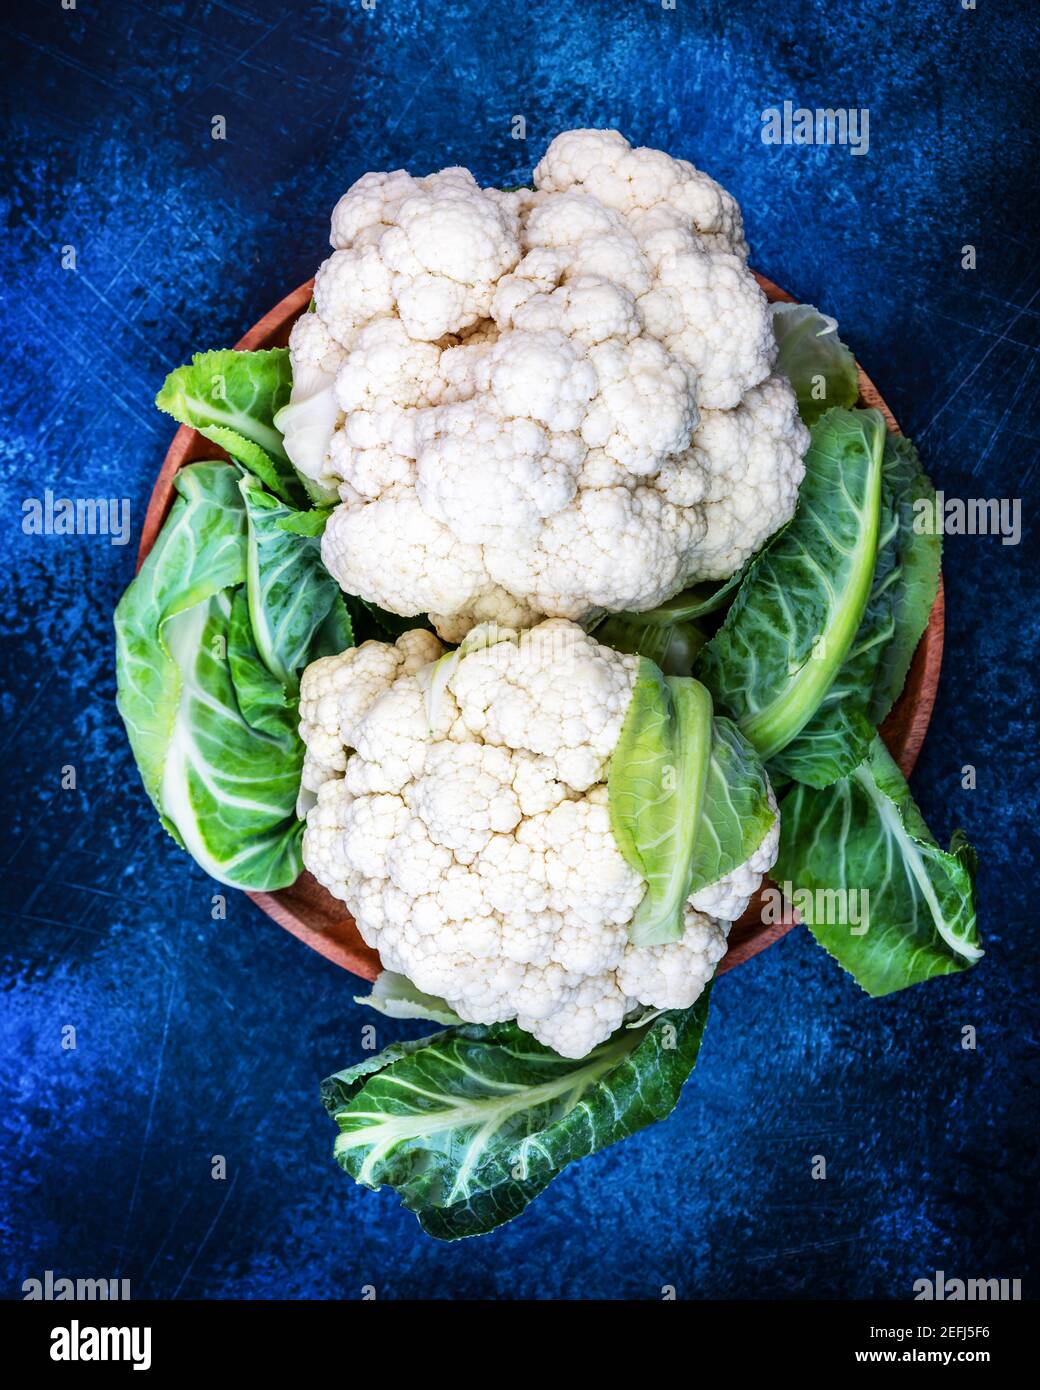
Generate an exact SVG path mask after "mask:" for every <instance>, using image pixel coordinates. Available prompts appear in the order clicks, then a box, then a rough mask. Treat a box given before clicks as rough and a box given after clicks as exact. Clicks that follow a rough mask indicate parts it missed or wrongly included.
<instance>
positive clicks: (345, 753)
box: [300, 619, 779, 1057]
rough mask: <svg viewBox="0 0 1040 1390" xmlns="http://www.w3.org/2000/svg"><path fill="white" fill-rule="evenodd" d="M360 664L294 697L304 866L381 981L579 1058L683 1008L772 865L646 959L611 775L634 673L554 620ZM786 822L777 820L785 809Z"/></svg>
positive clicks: (318, 679)
mask: <svg viewBox="0 0 1040 1390" xmlns="http://www.w3.org/2000/svg"><path fill="white" fill-rule="evenodd" d="M441 652H442V649H441V646H440V644H439V642H438V641H437V639H436V638H435V637H434V636H433V635H432V633H429V632H425V631H423V632H419V631H416V632H408V633H405V635H404V636H403V637H401V638H399V639H398V641H397V642H396V643H395V644H393V645H389V644H386V643H381V642H365V643H364V644H363V645H361V646H360V647H356V648H351V649H350V650H348V651H346V652H343V653H342V655H340V656H331V657H323V658H322V659H321V660H319V661H316V662H314V663H313V664H312V665H311V666H309V667H308V668H307V669H306V671H305V672H304V675H303V680H302V684H301V693H300V712H301V722H300V732H301V734H302V736H303V739H304V742H305V744H306V747H307V757H306V764H305V769H304V775H303V776H304V786H305V788H309V789H310V792H311V795H312V797H313V798H315V799H314V802H313V805H312V807H311V809H310V810H309V812H308V814H307V825H306V830H305V832H304V838H303V858H304V863H305V864H306V866H307V868H308V869H309V870H310V871H311V873H312V874H314V876H315V877H316V878H317V879H318V880H319V882H321V883H323V884H324V885H325V887H326V888H327V889H328V890H329V891H330V892H331V893H333V894H334V895H335V896H336V897H338V898H340V899H342V900H343V901H344V902H345V903H346V904H347V906H348V907H349V909H350V911H351V912H352V913H353V915H354V918H355V920H356V922H357V925H358V929H359V930H360V932H361V935H362V936H363V937H364V939H365V941H366V942H367V943H368V944H369V945H370V946H372V947H374V948H375V950H377V951H378V952H379V955H380V957H381V959H382V963H383V966H384V968H385V969H387V970H394V971H397V972H399V973H400V974H402V975H406V976H407V977H408V978H409V979H410V980H411V981H412V982H413V983H414V984H415V985H416V986H417V988H418V989H420V990H422V991H423V992H424V993H427V994H432V995H437V996H440V997H441V998H443V999H445V1000H447V1002H448V1004H449V1005H450V1006H451V1007H452V1008H453V1009H454V1010H455V1011H456V1012H457V1013H458V1014H459V1015H460V1016H461V1017H462V1018H464V1019H466V1020H467V1021H469V1022H475V1023H495V1022H500V1021H504V1020H506V1019H514V1018H515V1019H516V1021H517V1023H518V1024H519V1026H520V1027H521V1028H523V1029H526V1030H527V1031H528V1032H530V1033H532V1034H533V1035H534V1036H535V1037H536V1038H538V1039H539V1040H540V1041H541V1042H543V1043H545V1044H546V1045H547V1046H549V1047H552V1048H554V1049H555V1050H556V1051H557V1052H559V1053H561V1054H562V1055H564V1056H567V1057H582V1056H584V1055H585V1054H586V1053H588V1052H589V1051H590V1050H591V1049H592V1048H593V1047H595V1046H596V1045H597V1044H598V1043H599V1042H601V1041H602V1040H603V1039H604V1038H606V1037H608V1036H609V1035H610V1034H611V1033H612V1032H614V1030H615V1029H616V1028H617V1027H618V1026H619V1025H620V1024H621V1022H622V1020H623V1019H624V1017H625V1015H626V1014H627V1013H629V1012H630V1011H631V1010H633V1009H635V1008H637V1007H638V1006H645V1007H647V1008H651V1009H679V1008H688V1007H689V1006H690V1005H691V1004H693V1002H694V1001H695V1000H696V999H697V997H698V995H699V994H700V993H701V991H702V990H703V989H704V987H705V985H706V984H707V982H708V981H709V980H710V979H711V977H712V975H713V973H714V971H715V967H716V965H717V964H718V962H719V960H720V959H721V958H722V956H723V955H724V954H725V951H726V938H727V935H728V932H729V928H730V925H731V923H732V921H734V920H736V918H738V917H739V916H740V915H741V914H742V913H743V911H744V909H745V907H746V906H747V902H748V900H749V899H750V897H751V895H752V894H753V893H754V892H755V890H756V889H757V887H758V885H759V882H760V881H761V877H762V875H763V873H765V872H766V870H767V869H769V868H770V867H771V865H772V863H773V860H774V859H775V857H776V849H777V839H778V835H779V820H777V821H776V823H775V825H774V827H773V829H772V830H771V831H770V833H769V834H768V835H767V837H766V839H765V841H763V843H762V844H761V845H760V847H759V848H758V849H757V850H756V851H755V853H754V855H753V856H752V858H751V859H750V860H749V861H748V862H747V863H746V864H743V865H741V866H739V868H737V869H736V870H734V871H733V872H732V873H731V874H729V875H727V877H726V878H725V879H722V880H720V881H719V882H718V883H716V884H713V885H711V886H710V887H709V888H707V889H704V890H701V892H700V893H699V894H697V895H695V896H694V897H692V898H691V899H690V900H689V901H688V903H687V904H686V907H685V931H684V934H683V937H682V939H681V940H680V941H677V942H674V943H671V944H668V945H664V946H652V947H636V946H633V945H632V944H631V943H630V942H629V940H628V927H629V924H630V922H631V921H632V918H633V915H634V913H635V911H636V908H637V906H638V905H639V903H640V900H641V899H642V897H643V895H644V892H645V889H646V884H645V882H644V880H643V879H642V878H641V877H640V876H639V875H638V874H637V873H635V872H634V871H633V870H632V869H631V868H630V867H629V866H628V864H627V863H626V861H625V859H624V858H623V857H622V854H621V851H620V850H619V848H618V845H617V843H616V841H615V839H614V836H613V833H612V830H611V823H610V812H609V804H608V795H607V784H606V783H607V768H608V765H609V763H610V758H611V755H612V753H613V751H614V749H615V747H616V745H617V742H618V738H619V735H620V732H621V727H622V723H623V721H624V718H625V714H626V712H627V709H628V705H629V702H630V700H631V697H632V690H633V686H634V683H635V679H636V673H637V670H638V665H639V658H638V657H635V656H628V655H624V654H622V653H619V652H616V651H613V650H612V649H611V648H608V647H604V646H601V645H600V644H599V643H598V642H596V641H595V640H594V639H593V638H591V637H589V636H588V635H587V634H586V633H585V632H584V631H583V630H582V628H580V627H579V626H577V625H576V624H574V623H571V622H568V621H565V620H562V619H552V620H549V621H545V622H542V623H540V624H538V625H537V626H535V627H533V628H530V629H528V630H526V631H524V632H522V633H518V632H516V631H511V630H508V629H500V628H497V627H496V626H495V625H493V624H488V625H485V626H483V627H480V628H477V629H474V630H473V631H472V632H471V633H470V634H469V636H468V637H467V639H466V641H465V643H464V644H463V645H462V646H461V647H460V648H459V649H458V650H457V651H455V652H452V653H449V654H446V655H441ZM774 809H775V803H774Z"/></svg>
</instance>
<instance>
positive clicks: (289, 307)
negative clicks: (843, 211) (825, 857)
mask: <svg viewBox="0 0 1040 1390" xmlns="http://www.w3.org/2000/svg"><path fill="white" fill-rule="evenodd" d="M755 278H756V280H757V281H758V283H759V284H760V285H761V286H762V289H763V290H764V291H765V294H766V297H767V298H768V299H769V300H770V301H773V302H775V301H778V300H781V301H784V302H786V303H789V304H790V303H794V300H793V298H792V296H791V295H789V294H787V293H785V291H784V290H782V289H780V288H779V287H778V286H777V285H774V284H773V282H772V281H771V280H767V279H766V278H765V276H763V275H758V274H757V273H756V275H755ZM313 285H314V281H313V280H308V281H307V283H306V284H305V285H301V286H300V287H299V289H296V290H293V292H292V294H290V295H287V296H286V297H285V299H283V300H282V302H281V303H280V304H276V305H275V307H274V308H273V309H272V310H271V311H270V313H268V314H265V315H264V317H263V318H262V319H261V320H260V322H259V323H257V324H255V325H254V326H253V327H252V328H251V329H250V330H249V332H248V333H247V334H246V335H245V337H244V338H242V339H241V341H240V342H238V343H236V344H235V347H236V348H238V349H239V350H240V351H243V352H246V351H253V350H254V349H257V348H271V347H284V346H285V344H286V343H287V342H288V340H289V330H290V329H291V328H292V326H293V324H294V323H295V322H296V320H297V318H298V317H299V316H300V314H302V313H303V312H304V310H305V309H306V308H307V305H308V304H309V303H310V299H311V292H312V289H313ZM859 404H860V405H863V406H874V407H876V408H877V409H878V410H880V411H881V413H882V415H883V416H884V417H885V422H886V424H887V425H888V428H889V430H890V432H891V433H893V434H898V433H899V432H900V431H899V426H898V425H897V424H896V422H895V419H894V417H893V415H892V412H891V411H890V410H889V408H888V406H887V405H886V404H885V402H884V401H883V400H882V398H881V395H880V393H879V392H878V389H877V387H876V386H875V385H874V383H873V382H872V381H871V380H870V378H869V377H868V376H867V374H866V372H864V371H863V369H862V367H861V368H860V369H859ZM223 457H225V455H224V454H223V451H222V450H220V449H218V448H217V447H216V446H215V445H213V444H211V443H210V442H209V440H207V439H204V438H203V437H202V435H201V434H199V433H197V431H195V430H193V429H191V428H189V427H188V426H187V425H182V426H181V427H180V429H179V430H178V431H177V433H176V434H175V435H174V436H173V441H172V443H171V444H170V447H169V450H168V451H167V454H166V458H165V459H164V460H163V466H162V469H161V470H160V472H159V476H158V478H157V479H156V482H155V487H154V488H153V489H152V496H151V499H150V501H149V503H148V511H147V513H146V514H145V519H144V529H143V531H142V533H141V545H140V549H139V551H138V555H137V565H138V568H140V566H141V564H142V563H143V562H144V559H145V556H146V555H147V554H148V552H149V551H150V550H151V548H152V546H153V545H154V543H155V538H156V536H157V535H158V534H159V530H160V528H161V526H162V524H163V522H164V521H165V519H166V514H167V513H168V512H169V510H170V507H171V506H172V504H173V497H174V489H173V477H174V474H175V473H176V472H177V470H178V469H179V468H182V467H183V466H184V465H185V464H186V463H194V462H195V461H196V460H198V459H209V458H223ZM943 614H944V607H943V585H942V577H941V576H940V579H939V592H938V594H937V595H936V598H935V605H934V607H933V608H932V613H931V617H930V618H929V621H928V627H927V629H926V630H925V633H924V636H923V637H922V638H921V641H920V643H919V644H918V647H917V651H916V652H915V653H914V659H913V661H912V663H911V665H910V670H909V673H908V675H907V678H906V685H905V686H904V688H903V692H902V694H901V695H900V697H899V699H898V700H897V701H896V703H895V705H894V706H893V708H892V711H891V713H890V714H889V716H888V718H887V719H886V720H885V722H884V724H883V725H882V726H881V736H882V738H883V739H884V740H885V743H886V744H887V746H888V749H889V752H890V753H891V754H892V756H893V757H894V758H895V760H896V762H897V763H898V764H899V766H900V768H901V769H902V771H903V774H904V776H907V777H909V775H910V773H911V771H912V770H913V767H914V764H915V763H916V761H917V755H918V753H919V752H920V751H921V744H922V743H923V742H924V736H925V734H926V732H927V730H928V724H929V721H930V720H931V717H932V707H933V705H934V704H935V692H936V690H937V688H938V685H939V669H940V667H941V665H942V651H943ZM249 896H250V897H251V898H252V899H253V901H254V902H255V903H256V904H257V905H258V906H259V907H262V908H263V910H264V911H265V912H266V913H267V915H268V916H269V917H273V918H274V920H275V921H276V922H277V923H278V925H279V926H282V927H285V929H286V930H287V931H290V932H292V934H293V935H294V936H297V937H299V938H300V940H301V941H304V942H306V944H307V945H308V946H311V947H313V949H314V950H315V951H319V952H320V953H321V954H322V955H323V956H325V957H326V958H327V959H328V960H331V961H335V963H336V964H337V965H341V966H343V967H344V968H345V969H347V970H350V971H351V972H352V973H353V974H355V975H359V976H361V978H362V979H365V980H374V979H375V977H376V975H377V974H378V973H379V968H380V967H379V956H378V955H377V954H376V952H375V951H373V950H372V948H371V947H370V946H366V945H365V943H364V942H363V941H362V939H361V934H360V933H359V931H358V929H357V927H356V926H355V924H354V919H353V918H352V917H351V915H350V913H349V912H348V911H347V909H346V907H345V906H344V905H343V904H342V903H341V902H340V901H339V900H338V899H336V898H334V897H333V896H332V895H331V893H328V892H326V890H325V889H324V888H323V887H322V886H321V884H320V883H318V881H317V880H316V879H315V878H313V877H312V875H310V874H309V873H303V874H302V875H301V876H300V878H299V879H297V881H296V882H295V883H294V884H293V885H292V887H291V888H282V889H279V891H278V892H277V893H250V894H249ZM761 914H762V902H761V891H760V892H759V894H758V895H756V897H755V898H754V899H752V902H751V905H750V906H749V908H748V910H747V912H746V913H745V914H744V916H743V917H742V918H741V919H740V921H739V922H737V923H735V924H734V926H733V929H732V931H731V932H730V937H729V950H728V951H727V953H726V955H725V957H724V958H723V960H722V962H721V964H720V965H719V969H718V973H719V974H720V975H721V974H722V973H723V971H726V970H732V968H733V967H734V966H735V965H740V964H741V962H742V961H746V960H750V958H751V957H752V956H756V955H758V953H759V952H760V951H764V950H765V948H766V947H767V946H771V945H772V944H773V942H774V941H778V940H779V939H780V937H782V936H784V935H785V934H786V933H787V932H789V931H790V930H791V928H792V927H793V926H795V925H796V918H795V917H794V915H793V914H792V913H785V914H784V917H783V918H782V920H781V921H779V922H775V923H769V924H767V923H765V922H763V921H762V917H761Z"/></svg>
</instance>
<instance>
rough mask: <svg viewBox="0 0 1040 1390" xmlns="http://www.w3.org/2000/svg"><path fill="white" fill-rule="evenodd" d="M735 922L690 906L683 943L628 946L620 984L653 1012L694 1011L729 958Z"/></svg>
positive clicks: (684, 919) (688, 907)
mask: <svg viewBox="0 0 1040 1390" xmlns="http://www.w3.org/2000/svg"><path fill="white" fill-rule="evenodd" d="M774 857H775V855H774ZM731 921H732V919H731V918H726V919H724V920H722V921H719V920H717V919H715V918H713V917H707V916H705V915H703V914H702V913H700V912H698V911H695V909H694V908H693V907H692V906H691V905H690V904H689V903H688V904H687V905H686V908H685V910H684V912H683V934H682V939H681V940H680V941H670V942H669V943H668V945H667V946H626V947H625V954H624V956H623V958H622V961H621V964H620V965H619V966H618V971H617V979H618V984H619V985H620V987H621V988H622V989H623V990H624V991H625V993H626V994H627V995H629V996H630V997H631V998H632V999H638V1000H639V1002H640V1004H646V1005H648V1006H649V1007H650V1008H653V1009H688V1008H690V1006H691V1005H692V1004H694V1003H695V1002H696V1000H697V999H698V997H699V996H700V993H701V991H702V990H703V989H704V986H705V985H706V984H707V983H708V981H709V980H710V979H711V977H712V975H714V974H715V967H716V965H718V963H719V961H720V960H721V959H722V957H723V956H724V955H725V954H726V937H727V935H728V933H729V927H730V923H731Z"/></svg>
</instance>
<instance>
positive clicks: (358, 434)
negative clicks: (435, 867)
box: [278, 130, 808, 641]
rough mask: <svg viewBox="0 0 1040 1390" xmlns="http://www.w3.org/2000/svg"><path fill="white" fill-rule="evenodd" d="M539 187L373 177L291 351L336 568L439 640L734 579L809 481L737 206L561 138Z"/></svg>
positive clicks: (676, 167)
mask: <svg viewBox="0 0 1040 1390" xmlns="http://www.w3.org/2000/svg"><path fill="white" fill-rule="evenodd" d="M534 182H535V186H536V187H535V190H534V191H531V190H528V189H521V190H519V191H515V192H503V191H500V190H497V189H493V188H487V189H482V188H480V187H479V186H478V184H477V183H476V181H475V180H474V178H473V176H472V175H471V174H470V173H469V172H468V171H467V170H465V169H444V170H442V171H441V172H440V173H437V174H431V175H429V176H427V177H425V178H415V177H413V176H412V175H410V174H407V173H405V172H404V171H403V170H396V171H395V172H393V173H372V174H366V175H365V176H364V177H363V178H362V179H360V180H359V181H358V182H357V183H356V184H354V185H353V187H351V188H350V189H349V190H348V191H347V192H346V193H345V194H344V195H343V197H342V198H341V199H340V201H339V202H338V203H337V205H336V208H335V210H334V212H333V215H332V234H331V242H332V246H333V248H334V250H333V253H332V255H331V256H330V257H329V258H328V260H326V261H325V262H324V263H323V265H322V266H321V268H320V269H319V271H318V274H317V276H316V278H315V283H314V312H313V313H310V314H305V315H303V317H302V318H301V319H300V320H299V321H298V323H297V324H296V326H295V327H294V329H293V331H292V335H291V338H290V341H289V350H290V356H291V360H292V368H293V389H292V398H291V401H290V404H289V405H288V406H287V407H285V409H284V411H283V412H281V413H280V415H279V420H278V423H279V425H280V427H281V428H282V429H283V431H284V437H285V447H286V450H287V451H288V453H289V456H290V458H291V459H292V461H293V463H294V464H295V465H296V467H297V468H298V469H299V470H300V472H301V473H302V474H303V475H304V476H305V478H306V479H307V481H308V484H309V486H310V487H311V488H312V490H313V492H314V495H315V496H316V497H319V498H322V499H337V498H338V500H339V505H338V506H337V508H336V510H335V511H334V513H333V514H332V516H331V517H330V519H329V522H328V524H327V526H326V529H325V534H324V537H323V541H322V555H323V558H324V560H325V563H326V565H327V566H328V568H329V569H330V571H331V572H332V573H333V574H334V575H335V577H336V578H337V579H338V580H339V582H340V584H341V585H342V586H343V588H344V589H345V590H346V591H347V592H349V593H353V594H358V595H360V596H361V597H362V598H365V599H367V600H369V601H370V602H373V603H377V604H380V605H381V606H382V607H384V608H386V609H389V610H390V611H391V612H394V613H398V614H403V615H406V616H407V615H414V614H418V613H429V614H430V615H431V618H432V620H433V623H434V625H435V627H436V628H437V630H438V632H439V633H440V634H441V635H442V636H443V637H445V638H447V639H448V640H450V641H459V640H460V639H461V638H462V637H463V636H464V635H465V633H466V632H467V631H469V629H470V628H472V627H474V626H476V625H478V624H479V623H481V622H484V621H492V622H498V623H499V624H505V625H513V626H515V625H518V624H519V625H528V626H529V625H530V624H531V623H532V622H535V621H537V620H538V618H539V617H540V616H543V615H544V616H552V617H565V618H571V619H574V620H576V621H585V620H587V619H589V618H591V617H592V616H593V615H594V614H595V613H597V612H600V611H609V612H617V611H621V610H637V611H638V610H645V609H648V608H652V607H653V606H654V605H655V604H657V603H660V602H661V601H662V600H663V599H665V598H668V597H669V596H671V595H672V594H674V593H676V592H678V591H679V590H680V589H682V588H683V587H685V586H686V585H687V584H689V583H692V582H694V581H697V580H701V579H716V578H724V577H726V576H728V575H730V574H732V573H733V572H735V571H736V570H737V569H738V568H739V567H740V565H741V564H742V563H743V561H744V560H746V559H747V558H748V556H750V555H752V554H753V553H754V552H755V551H756V550H757V549H758V548H759V546H760V545H761V544H762V542H763V541H764V540H765V539H767V537H768V536H769V535H770V534H772V532H773V531H775V530H776V529H777V528H778V527H780V526H781V525H783V524H784V522H786V521H787V520H788V519H789V518H790V516H791V514H792V512H793V510H794V504H795V499H796V495H797V491H798V485H799V482H800V481H801V478H802V474H803V471H804V470H803V464H802V456H803V454H804V453H805V450H806V448H807V446H808V433H807V431H806V430H805V428H804V426H803V425H802V424H801V422H800V420H799V418H798V411H797V406H796V401H795V397H794V393H793V391H792V390H791V387H790V385H789V383H788V382H787V380H786V378H784V377H782V376H780V375H778V374H776V373H775V372H774V363H775V360H776V344H775V341H774V336H773V330H772V325H771V321H770V318H769V313H768V306H767V303H766V299H765V296H764V295H763V293H762V291H761V290H760V289H759V287H758V284H757V282H756V281H755V278H754V276H753V275H752V274H751V272H750V271H749V270H748V268H747V264H746V262H747V246H746V244H745V241H744V235H743V228H742V222H741V215H740V209H739V207H738V206H737V204H736V202H735V200H734V199H733V198H732V197H731V195H730V194H729V193H727V192H726V190H725V189H723V188H721V187H720V186H719V185H718V184H717V183H715V181H714V180H713V179H711V178H709V177H708V176H707V175H706V174H704V173H702V172H700V171H699V170H698V169H695V168H694V166H693V165H692V164H690V163H688V162H687V161H686V160H683V159H673V158H672V157H671V156H670V155H667V154H664V153H662V152H661V151H659V150H651V149H633V148H632V147H631V146H630V145H629V143H628V141H627V140H625V139H624V137H623V136H621V135H620V134H618V132H617V131H614V130H605V131H604V130H572V131H568V132H566V133H565V134H563V135H559V136H557V137H556V139H555V140H553V142H552V144H551V145H550V146H549V148H548V150H547V151H546V153H545V156H544V157H543V159H542V161H541V163H540V164H539V165H538V167H537V168H536V170H535V172H534Z"/></svg>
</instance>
